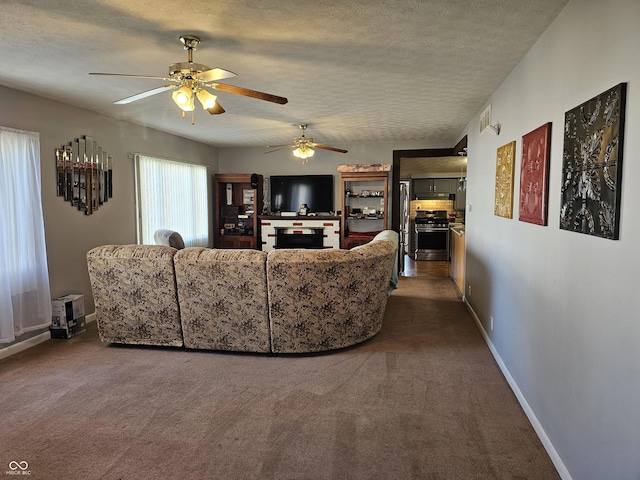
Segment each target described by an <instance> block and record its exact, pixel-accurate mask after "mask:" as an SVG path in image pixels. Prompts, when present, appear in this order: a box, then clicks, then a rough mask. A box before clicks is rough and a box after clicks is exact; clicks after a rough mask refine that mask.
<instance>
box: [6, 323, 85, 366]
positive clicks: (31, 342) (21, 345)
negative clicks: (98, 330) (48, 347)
mask: <svg viewBox="0 0 640 480" xmlns="http://www.w3.org/2000/svg"><path fill="white" fill-rule="evenodd" d="M84 319H85V322H87V323H90V322H95V321H96V314H95V313H90V314H89V315H86V316H85V317H84ZM50 339H51V332H43V333H41V334H40V335H36V336H35V337H31V338H27V339H26V340H23V341H22V342H18V343H14V344H13V345H9V346H8V347H6V348H3V349H0V360H2V359H3V358H7V357H10V356H11V355H15V354H16V353H19V352H23V351H24V350H26V349H27V348H31V347H34V346H36V345H38V344H39V343H42V342H46V341H47V340H50Z"/></svg>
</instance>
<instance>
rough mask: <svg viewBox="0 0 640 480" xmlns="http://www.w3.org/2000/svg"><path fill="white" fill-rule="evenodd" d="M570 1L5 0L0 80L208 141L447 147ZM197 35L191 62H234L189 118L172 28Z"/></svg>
mask: <svg viewBox="0 0 640 480" xmlns="http://www.w3.org/2000/svg"><path fill="white" fill-rule="evenodd" d="M566 3H567V0H528V1H526V2H520V1H513V0H377V1H373V0H351V1H345V0H296V1H291V0H209V1H206V0H192V1H190V2H175V1H167V0H134V1H131V0H93V1H91V2H86V1H80V0H48V1H37V0H2V2H1V4H2V9H1V11H2V13H1V15H0V42H1V45H2V48H1V49H0V64H1V65H2V68H1V69H0V84H2V85H5V86H8V87H13V88H16V89H20V90H25V91H29V92H33V93H34V94H38V95H42V96H44V97H48V98H52V99H56V100H60V101H62V102H65V103H69V104H72V105H77V106H80V107H83V108H86V109H89V110H93V111H96V112H100V113H103V114H106V115H109V116H113V117H116V118H120V119H125V120H129V121H131V122H135V123H138V124H141V125H146V126H150V127H153V128H157V129H159V130H163V131H167V132H171V133H174V134H176V135H180V136H183V137H187V138H191V139H195V140H199V141H202V142H204V143H208V144H211V145H214V146H218V147H236V146H256V147H258V146H263V147H266V146H267V145H274V144H282V143H288V142H290V141H291V140H292V139H293V138H294V137H296V136H298V135H299V129H298V127H297V125H298V124H299V123H308V124H310V126H309V130H308V131H307V135H308V136H310V137H313V138H314V140H315V141H316V142H319V143H325V144H329V145H332V146H337V147H340V145H341V144H344V143H361V142H388V141H404V140H412V141H413V140H425V141H429V142H430V143H434V142H435V143H439V144H441V145H442V146H452V145H454V144H455V143H456V142H457V141H458V140H459V138H458V136H459V134H460V132H461V131H462V129H463V128H464V126H465V125H466V124H467V123H468V122H469V120H470V119H471V118H473V117H474V116H475V115H476V114H477V113H478V111H479V110H480V109H481V108H482V107H483V105H484V104H485V103H486V101H487V99H488V98H489V96H490V95H491V93H492V92H493V91H494V90H496V88H498V86H499V85H500V84H501V83H502V81H503V80H504V79H505V78H506V76H507V75H508V74H509V73H510V72H511V70H512V69H513V68H514V67H515V66H516V64H517V63H518V61H519V60H520V59H521V58H522V57H523V55H524V54H525V53H526V52H527V51H528V50H529V48H530V47H531V46H532V45H533V44H534V43H535V41H536V40H537V39H538V38H539V36H540V35H541V34H542V32H544V30H545V29H546V27H547V26H548V25H549V24H550V23H551V22H552V21H553V20H554V19H555V17H556V16H557V15H558V13H559V12H560V10H561V9H562V8H563V7H564V5H565V4H566ZM181 34H195V35H198V36H200V37H201V38H202V43H201V44H200V46H199V48H198V50H197V51H196V52H194V61H195V62H197V63H202V64H205V65H208V66H209V67H212V68H213V67H221V68H225V69H228V70H231V71H233V72H236V73H237V74H238V76H237V77H235V78H232V79H228V80H225V81H224V83H228V84H232V85H238V86H241V87H246V88H250V89H253V90H259V91H263V92H268V93H272V94H275V95H279V96H284V97H287V98H288V99H289V103H288V104H287V105H277V104H273V103H269V102H265V101H261V100H256V99H252V98H247V97H243V96H239V95H233V94H229V93H219V94H218V100H219V101H220V103H221V104H222V106H223V107H224V109H225V110H226V112H227V113H225V114H223V115H209V114H208V113H207V112H206V111H203V110H201V109H198V108H197V109H196V112H195V125H191V121H190V115H189V116H188V117H187V118H186V119H182V118H181V112H180V110H179V109H178V108H177V107H176V106H175V104H174V103H173V102H172V101H171V94H170V93H169V92H164V93H161V94H159V95H156V96H153V97H149V98H146V99H143V100H139V101H137V102H134V103H131V104H128V105H113V103H112V102H114V101H115V100H119V99H121V98H123V97H128V96H130V95H133V94H136V93H139V92H142V91H145V90H149V89H152V88H155V87H159V86H161V85H163V84H166V82H163V81H158V80H151V79H129V78H109V77H95V76H89V75H88V73H89V72H111V73H127V74H142V75H160V76H163V75H166V74H167V73H168V66H169V65H170V64H172V63H177V62H185V61H186V60H187V52H186V51H185V50H184V49H183V46H182V44H181V43H180V42H179V40H178V38H179V36H180V35H181Z"/></svg>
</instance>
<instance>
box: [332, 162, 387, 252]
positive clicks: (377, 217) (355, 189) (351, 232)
mask: <svg viewBox="0 0 640 480" xmlns="http://www.w3.org/2000/svg"><path fill="white" fill-rule="evenodd" d="M388 182H389V175H388V174H387V172H343V173H342V221H341V229H340V230H341V232H342V242H341V247H342V248H345V249H349V248H353V247H355V246H357V245H363V244H365V243H368V242H370V241H371V240H372V239H373V237H374V236H375V235H376V233H378V232H380V231H382V230H384V229H386V228H387V212H388V205H389V202H388V191H387V190H388Z"/></svg>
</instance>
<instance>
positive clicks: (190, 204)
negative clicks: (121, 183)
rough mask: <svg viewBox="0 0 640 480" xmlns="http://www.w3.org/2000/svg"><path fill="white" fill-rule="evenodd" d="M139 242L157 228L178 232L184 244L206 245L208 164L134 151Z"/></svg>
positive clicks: (146, 241) (148, 238)
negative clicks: (158, 156)
mask: <svg viewBox="0 0 640 480" xmlns="http://www.w3.org/2000/svg"><path fill="white" fill-rule="evenodd" d="M134 161H135V162H136V196H137V210H138V241H139V242H140V243H142V244H152V243H154V241H153V234H154V233H155V231H156V230H158V229H161V228H167V229H169V230H175V231H176V232H178V233H179V234H180V235H181V236H182V239H183V240H184V243H185V246H187V247H206V246H207V245H208V244H209V209H208V196H207V167H206V166H204V165H195V164H191V163H184V162H179V161H174V160H166V159H163V158H156V157H150V156H147V155H140V154H136V155H135V157H134Z"/></svg>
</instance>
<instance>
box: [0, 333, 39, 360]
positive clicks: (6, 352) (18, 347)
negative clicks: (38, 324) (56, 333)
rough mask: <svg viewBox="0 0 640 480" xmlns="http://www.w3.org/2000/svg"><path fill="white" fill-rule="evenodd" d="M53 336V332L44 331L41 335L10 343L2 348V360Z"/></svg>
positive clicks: (0, 351) (0, 354) (0, 353)
mask: <svg viewBox="0 0 640 480" xmlns="http://www.w3.org/2000/svg"><path fill="white" fill-rule="evenodd" d="M50 338H51V332H42V333H41V334H40V335H36V336H35V337H31V338H27V339H26V340H23V341H22V342H18V343H14V344H13V345H9V346H8V347H6V348H3V349H2V350H0V360H2V359H3V358H7V357H10V356H11V355H15V354H16V353H19V352H22V351H24V350H26V349H27V348H31V347H33V346H35V345H38V344H39V343H42V342H46V341H47V340H49V339H50Z"/></svg>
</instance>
